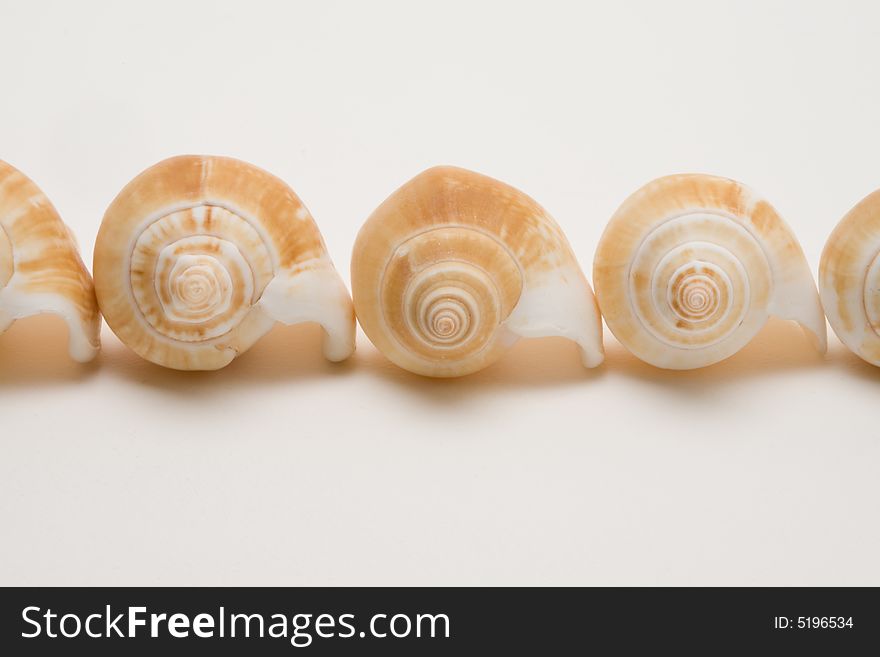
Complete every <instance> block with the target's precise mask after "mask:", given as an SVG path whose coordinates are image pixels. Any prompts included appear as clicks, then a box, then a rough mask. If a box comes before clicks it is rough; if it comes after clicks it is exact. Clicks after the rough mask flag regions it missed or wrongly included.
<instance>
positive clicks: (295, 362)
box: [99, 323, 352, 396]
mask: <svg viewBox="0 0 880 657" xmlns="http://www.w3.org/2000/svg"><path fill="white" fill-rule="evenodd" d="M323 335H324V334H323V331H322V329H321V327H320V326H318V325H317V324H312V323H305V324H297V325H294V326H285V325H283V324H277V325H276V326H275V327H274V328H273V329H272V330H271V331H270V332H269V333H267V334H266V335H264V336H263V337H262V338H261V339H260V340H258V341H257V343H256V344H255V345H254V346H253V347H251V348H250V349H249V350H248V351H247V352H246V353H244V354H242V355H241V356H239V357H238V358H236V359H235V360H233V361H232V362H231V363H230V364H229V365H227V366H226V367H224V368H222V369H219V370H214V371H208V372H202V371H194V372H186V371H179V370H172V369H168V368H165V367H161V366H159V365H155V364H153V363H151V362H149V361H146V360H144V359H142V358H141V357H140V356H138V355H137V354H136V353H134V352H133V351H131V350H130V349H128V347H126V346H125V345H124V344H122V343H121V342H120V341H119V340H118V339H117V338H116V336H114V335H112V333H109V332H107V331H105V333H104V336H103V338H104V345H103V348H102V350H101V355H100V356H99V359H100V360H101V361H102V366H104V368H105V369H106V370H107V371H108V372H110V374H111V376H114V377H117V378H121V379H124V380H127V381H130V382H133V383H136V384H138V385H146V386H149V387H151V388H155V389H157V390H160V391H164V392H167V393H168V394H171V395H181V394H187V395H193V394H199V395H208V396H209V395H210V394H211V393H212V391H216V390H219V389H223V390H228V389H229V388H235V387H240V386H258V385H265V384H270V385H271V384H274V383H279V382H284V383H296V382H308V381H311V380H313V379H315V378H325V377H333V376H344V375H345V374H347V373H349V372H350V371H351V370H352V364H351V359H349V360H348V361H346V362H343V363H331V362H329V361H327V360H326V359H325V358H324V356H323V353H322V351H321V345H322V341H323Z"/></svg>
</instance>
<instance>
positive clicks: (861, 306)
mask: <svg viewBox="0 0 880 657" xmlns="http://www.w3.org/2000/svg"><path fill="white" fill-rule="evenodd" d="M819 294H820V296H821V298H822V305H823V306H824V308H825V314H826V315H827V316H828V322H829V323H830V324H831V328H832V329H834V332H835V333H836V334H837V337H839V338H840V341H841V342H843V343H844V344H845V345H846V346H847V347H848V348H849V349H850V350H851V351H852V352H853V353H855V354H856V355H857V356H859V357H860V358H862V359H863V360H865V361H867V362H869V363H871V364H872V365H878V366H880V190H877V191H875V192H873V193H872V194H870V195H868V196H867V197H866V198H864V199H862V200H861V201H860V202H859V203H858V204H857V205H856V206H855V207H854V208H853V209H852V210H850V211H849V212H848V213H847V214H846V216H845V217H844V218H843V219H841V220H840V223H839V224H837V226H836V227H835V228H834V230H833V231H832V233H831V235H830V236H829V238H828V241H827V242H826V243H825V249H824V250H823V251H822V259H821V261H820V263H819Z"/></svg>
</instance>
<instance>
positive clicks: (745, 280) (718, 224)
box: [628, 212, 771, 358]
mask: <svg viewBox="0 0 880 657" xmlns="http://www.w3.org/2000/svg"><path fill="white" fill-rule="evenodd" d="M629 267H630V274H629V287H628V294H629V296H630V299H631V302H632V306H633V310H634V312H635V314H636V317H637V318H638V320H639V322H640V323H641V324H642V326H644V328H645V329H646V330H647V331H649V332H650V333H651V334H652V335H653V336H654V338H656V339H657V340H658V341H660V342H662V343H663V344H665V345H667V346H669V347H672V348H675V349H686V350H697V349H706V348H709V347H715V346H716V345H719V344H720V343H721V342H723V341H725V340H728V341H730V342H729V343H728V345H727V346H726V348H725V349H723V350H722V351H723V352H728V353H727V355H729V354H731V353H734V352H735V351H737V350H738V349H739V348H740V347H741V346H742V345H743V344H745V343H746V342H748V341H749V340H750V339H751V337H752V335H754V333H755V332H757V330H758V329H759V328H760V325H761V324H762V323H763V319H764V317H763V312H762V311H763V308H764V306H766V300H767V298H768V295H769V291H770V284H771V276H770V270H769V266H768V264H767V260H766V258H765V256H764V253H763V251H762V250H761V247H760V245H759V244H758V243H757V241H756V240H755V239H754V238H753V237H752V236H751V235H749V234H748V232H747V231H746V230H745V229H743V228H742V227H740V226H739V225H738V224H736V223H735V222H734V221H733V220H731V219H730V218H729V217H726V216H723V215H720V214H712V213H708V212H700V213H687V214H683V215H681V216H679V217H676V218H674V219H670V220H667V221H664V222H663V223H662V224H660V225H658V226H656V227H655V228H654V229H652V230H651V231H650V232H649V233H648V234H647V235H646V236H645V237H644V239H643V241H642V243H641V245H640V246H639V248H638V250H637V251H636V252H635V254H634V255H633V257H632V260H631V261H630V263H629ZM646 283H647V285H646ZM734 333H736V334H737V335H734ZM721 357H722V358H723V357H724V356H721Z"/></svg>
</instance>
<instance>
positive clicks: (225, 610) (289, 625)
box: [0, 588, 880, 656]
mask: <svg viewBox="0 0 880 657" xmlns="http://www.w3.org/2000/svg"><path fill="white" fill-rule="evenodd" d="M0 598H2V603H0V654H6V655H52V654H59V655H60V654H68V653H69V651H71V650H75V651H76V653H74V654H79V652H80V651H87V652H83V654H89V655H114V656H115V655H156V654H161V655H163V656H164V655H193V654H211V655H242V654H246V655H284V654H299V653H302V654H311V655H349V654H350V655H370V654H381V655H452V654H478V653H480V654H482V653H481V652H480V651H488V652H486V653H485V654H536V655H541V654H546V655H557V654H559V655H561V654H586V653H587V652H593V651H594V650H596V649H601V652H602V653H603V654H608V652H607V651H609V650H610V651H612V653H613V654H645V652H644V651H645V648H646V647H651V646H653V647H655V648H656V649H657V651H660V650H661V649H662V650H663V652H664V653H665V652H667V651H672V652H671V653H670V654H676V655H682V654H694V655H712V654H719V653H728V652H731V651H742V652H741V654H753V653H755V652H756V651H758V653H759V654H795V652H796V653H797V654H827V655H850V654H867V652H866V651H869V650H870V651H872V652H876V650H877V648H878V646H880V622H878V618H880V601H878V594H877V590H876V589H868V588H860V589H837V588H824V589H815V588H810V589H807V588H802V589H747V588H736V589H709V588H704V589H684V588H675V589H661V588H652V589H601V588H600V589H574V588H571V589H559V588H555V589H547V588H506V589H503V588H502V589H498V588H494V589H487V588H480V589H462V588H442V589H424V588H409V589H406V588H405V589H396V588H395V589H392V588H378V589H369V588H357V589H352V588H304V589H297V588H270V589H256V588H208V589H168V588H132V589H123V588H85V589H83V588H50V589H39V588H36V589H3V590H2V591H0ZM194 651H195V652H194ZM765 651H766V653H765ZM652 653H653V651H650V652H649V653H648V654H652Z"/></svg>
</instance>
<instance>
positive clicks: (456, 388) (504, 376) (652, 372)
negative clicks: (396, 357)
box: [355, 318, 826, 403]
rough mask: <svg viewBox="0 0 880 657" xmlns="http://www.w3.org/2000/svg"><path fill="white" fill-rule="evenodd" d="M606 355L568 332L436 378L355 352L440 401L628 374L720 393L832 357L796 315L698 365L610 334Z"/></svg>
mask: <svg viewBox="0 0 880 657" xmlns="http://www.w3.org/2000/svg"><path fill="white" fill-rule="evenodd" d="M605 347H606V358H605V362H604V363H603V364H602V365H601V366H599V367H598V368H595V369H586V368H584V367H583V365H582V364H581V361H580V357H579V354H578V350H577V347H576V346H575V345H574V344H573V343H572V342H570V341H568V340H565V339H563V338H538V339H530V340H521V341H519V342H518V343H517V344H516V345H515V346H514V347H513V349H511V350H510V351H509V352H507V353H506V354H505V355H504V356H503V357H502V358H501V359H500V360H499V361H498V362H497V363H495V364H494V365H492V366H491V367H488V368H486V369H485V370H482V371H480V372H477V373H475V374H472V375H470V376H466V377H461V378H458V379H431V378H428V377H422V376H418V375H415V374H411V373H410V372H407V371H405V370H402V369H400V368H398V367H396V366H395V365H393V364H392V363H391V362H390V361H388V360H387V359H385V358H384V357H383V356H382V355H381V354H380V353H379V352H377V351H376V350H375V349H373V348H372V347H371V348H370V349H369V350H367V349H362V350H361V351H360V352H359V354H357V355H356V357H355V361H356V363H355V364H356V366H357V368H358V369H363V370H369V372H370V374H374V375H376V376H378V377H381V378H382V379H384V380H386V381H389V382H391V383H393V384H395V385H398V386H400V387H401V388H403V389H404V390H405V391H406V392H407V393H409V394H416V395H419V396H421V397H424V398H426V399H429V400H431V401H435V402H437V403H446V402H451V401H455V400H456V399H458V398H464V397H469V396H471V395H473V394H475V393H476V394H477V395H479V393H481V392H486V393H487V394H490V393H492V392H493V391H497V390H499V389H500V390H504V389H511V388H558V387H561V386H577V385H581V386H583V387H584V390H585V392H588V391H589V388H590V385H591V384H594V383H596V382H598V381H599V380H601V379H602V378H604V377H613V376H622V377H625V378H631V379H634V380H638V382H639V383H641V384H647V385H655V386H661V387H663V389H664V390H668V391H671V392H673V393H676V392H682V393H685V394H687V395H689V396H701V395H711V394H715V393H716V392H717V390H718V388H719V387H721V386H723V385H726V384H729V383H733V382H737V381H742V380H747V379H750V378H757V377H766V376H774V375H778V374H780V373H784V372H787V371H792V370H810V369H817V368H821V367H823V366H824V365H825V364H826V363H825V360H826V359H825V357H823V356H822V355H821V354H819V353H818V352H816V350H815V349H814V347H813V346H812V344H811V343H810V340H809V338H807V336H805V335H804V334H803V332H802V331H801V329H800V327H798V326H797V325H796V324H794V323H793V322H788V321H784V320H778V319H775V318H771V319H770V321H768V322H767V324H766V326H764V328H763V329H762V330H761V331H760V332H759V333H758V335H756V336H755V338H754V339H753V340H752V341H751V342H750V343H749V344H748V345H746V347H744V348H743V349H742V350H740V351H739V352H738V353H737V354H734V355H733V356H731V357H730V358H728V359H727V360H725V361H722V362H721V363H717V364H715V365H712V366H710V367H704V368H701V369H696V370H663V369H659V368H656V367H654V366H652V365H648V364H647V363H644V362H642V361H641V360H639V359H638V358H636V357H635V356H633V355H632V354H631V353H629V352H628V351H627V350H626V349H625V348H624V347H623V346H622V345H621V344H620V343H618V342H617V341H616V340H615V339H614V337H613V336H612V335H611V334H610V332H607V331H606V333H605Z"/></svg>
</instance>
